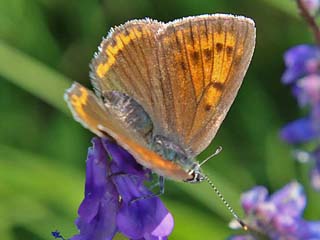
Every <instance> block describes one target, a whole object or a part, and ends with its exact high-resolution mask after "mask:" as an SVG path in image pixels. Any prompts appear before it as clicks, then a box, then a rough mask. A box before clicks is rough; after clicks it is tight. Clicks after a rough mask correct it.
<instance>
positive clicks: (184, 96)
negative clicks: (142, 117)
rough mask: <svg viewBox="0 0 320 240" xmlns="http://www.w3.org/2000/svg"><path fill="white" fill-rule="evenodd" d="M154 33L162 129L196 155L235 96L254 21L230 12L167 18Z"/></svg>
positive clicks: (252, 40) (252, 39)
mask: <svg viewBox="0 0 320 240" xmlns="http://www.w3.org/2000/svg"><path fill="white" fill-rule="evenodd" d="M157 38H158V40H159V49H158V54H159V63H160V70H161V79H162V81H161V83H162V87H163V88H164V89H165V92H166V96H167V98H166V100H165V106H166V108H167V109H166V111H167V112H168V113H169V115H168V118H167V119H166V121H167V122H168V123H169V124H168V126H169V128H168V129H166V131H167V134H169V135H172V136H173V137H172V138H174V136H178V139H177V140H176V141H177V142H179V143H180V144H181V145H182V146H184V147H185V148H190V149H191V150H192V152H193V154H194V155H197V154H198V153H200V152H201V151H202V150H204V148H206V147H207V146H208V145H209V143H210V142H211V140H212V139H213V137H214V136H215V134H216V132H217V130H218V129H219V126H220V125H221V122H222V121H223V119H224V118H225V116H226V113H227V112H228V110H229V108H230V106H231V104H232V102H233V101H234V98H235V97H236V94H237V92H238V89H239V87H240V85H241V83H242V80H243V77H244V74H245V72H246V70H247V68H248V65H249V62H250V60H251V57H252V54H253V49H254V44H255V27H254V23H253V21H252V20H248V19H247V18H244V17H235V16H232V15H221V14H217V15H205V16H198V17H188V18H185V19H182V20H177V21H174V22H171V23H168V24H167V25H166V28H165V29H162V30H161V31H159V34H158V36H157Z"/></svg>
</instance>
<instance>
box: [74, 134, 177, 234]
mask: <svg viewBox="0 0 320 240" xmlns="http://www.w3.org/2000/svg"><path fill="white" fill-rule="evenodd" d="M92 142H93V147H92V148H90V149H89V153H88V158H87V170H86V186H85V198H84V200H83V202H82V203H81V205H80V207H79V211H78V213H79V218H78V219H77V220H76V225H77V227H78V228H79V230H80V233H79V234H78V235H76V236H74V237H72V238H71V239H72V240H109V239H110V240H111V239H113V237H114V236H115V234H116V233H117V232H120V233H122V234H123V235H125V236H127V237H128V238H130V239H132V240H135V239H136V240H138V239H139V240H164V239H167V236H168V235H169V234H170V233H171V231H172V229H173V225H174V223H173V217H172V215H171V214H170V213H169V212H168V210H167V209H166V207H165V206H164V205H163V203H162V202H161V200H160V199H159V198H158V197H149V198H146V199H141V198H143V197H146V196H149V195H150V194H152V192H150V191H149V190H148V189H147V188H146V187H145V186H144V184H143V183H144V181H146V180H148V179H150V171H149V170H146V169H143V167H142V166H141V165H139V164H138V163H137V162H136V161H135V160H134V158H133V157H132V156H131V155H130V154H129V153H127V152H126V151H125V150H123V149H122V148H121V147H119V146H118V145H117V144H116V143H114V142H112V141H110V140H107V139H102V140H101V139H98V138H94V139H93V140H92ZM109 157H111V159H112V160H111V161H110V159H109ZM138 198H140V200H136V201H133V200H135V199H138Z"/></svg>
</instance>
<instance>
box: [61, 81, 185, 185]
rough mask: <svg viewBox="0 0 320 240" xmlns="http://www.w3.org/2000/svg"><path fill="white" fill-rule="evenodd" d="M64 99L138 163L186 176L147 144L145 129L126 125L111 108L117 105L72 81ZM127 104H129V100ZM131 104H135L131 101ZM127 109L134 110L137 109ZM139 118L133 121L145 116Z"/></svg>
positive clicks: (170, 174)
mask: <svg viewBox="0 0 320 240" xmlns="http://www.w3.org/2000/svg"><path fill="white" fill-rule="evenodd" d="M65 99H66V101H67V102H68V105H69V108H70V109H71V111H72V113H73V116H74V118H75V119H76V120H77V121H79V122H80V123H81V124H82V125H83V126H84V127H86V128H88V129H89V130H91V131H92V132H94V133H95V134H96V135H98V136H100V137H111V138H113V139H114V140H116V141H117V142H118V143H119V144H120V145H121V146H122V147H123V148H124V149H126V150H127V151H128V152H129V153H130V154H132V155H133V157H134V158H135V159H136V160H137V161H138V162H139V163H140V164H141V165H143V166H145V167H147V168H150V169H152V170H154V172H156V173H158V174H159V175H161V176H165V177H168V178H171V179H175V180H184V179H187V178H188V177H189V175H188V174H187V172H186V171H185V170H184V169H183V168H181V167H180V166H179V165H177V164H174V163H173V162H170V161H168V160H166V159H164V158H163V157H161V156H160V155H158V154H157V153H155V152H154V151H152V150H151V149H150V148H149V147H148V144H147V142H146V140H145V139H146V138H144V137H143V134H145V131H141V132H137V131H135V130H134V129H132V128H129V127H126V124H128V122H126V121H125V120H123V118H121V117H120V116H119V115H117V114H116V113H115V112H114V109H112V108H113V107H117V106H116V105H115V106H111V105H109V106H105V105H104V104H103V103H102V101H101V100H100V99H98V98H97V97H96V96H95V94H94V93H93V92H92V91H90V90H88V89H87V88H85V87H83V86H82V85H80V84H78V83H74V84H73V85H72V87H71V88H70V89H68V90H67V92H66V94H65ZM125 99H126V98H125ZM126 101H128V99H126ZM128 103H130V100H129V102H128ZM132 106H135V105H134V104H133V105H132ZM128 110H131V112H134V111H135V110H136V109H135V108H133V109H128ZM116 111H117V110H116ZM138 111H139V109H138ZM122 117H123V116H122ZM140 120H141V119H140V118H138V119H137V122H135V124H137V123H138V122H144V121H145V120H144V119H142V120H143V121H140ZM139 125H140V126H143V127H142V128H141V129H146V128H145V125H144V124H139Z"/></svg>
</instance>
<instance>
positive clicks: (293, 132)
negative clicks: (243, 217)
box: [280, 118, 318, 144]
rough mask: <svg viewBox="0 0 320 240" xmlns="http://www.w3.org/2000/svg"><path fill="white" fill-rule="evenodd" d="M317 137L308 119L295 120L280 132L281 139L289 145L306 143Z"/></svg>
mask: <svg viewBox="0 0 320 240" xmlns="http://www.w3.org/2000/svg"><path fill="white" fill-rule="evenodd" d="M317 135H318V134H317V132H316V131H315V129H314V128H313V124H312V121H311V120H310V118H301V119H298V120H295V121H293V122H291V123H289V124H287V125H286V126H285V127H283V128H282V129H281V131H280V136H281V138H282V139H283V140H284V141H286V142H288V143H290V144H297V143H303V142H307V141H310V140H312V139H314V138H316V137H317Z"/></svg>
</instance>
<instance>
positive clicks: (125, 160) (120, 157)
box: [102, 138, 148, 175]
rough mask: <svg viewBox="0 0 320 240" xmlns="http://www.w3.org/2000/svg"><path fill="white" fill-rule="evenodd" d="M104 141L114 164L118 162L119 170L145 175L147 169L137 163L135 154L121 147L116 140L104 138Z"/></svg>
mask: <svg viewBox="0 0 320 240" xmlns="http://www.w3.org/2000/svg"><path fill="white" fill-rule="evenodd" d="M102 143H103V146H104V148H105V149H106V151H107V152H109V153H110V155H111V156H112V161H113V164H116V165H117V167H118V171H119V172H123V173H127V174H135V175H144V174H145V173H146V172H148V171H146V170H144V169H143V167H142V166H141V165H140V164H138V163H137V161H136V160H135V159H134V158H133V156H132V155H131V154H130V153H128V152H127V151H126V150H124V149H123V148H122V147H120V146H119V145H118V144H117V143H116V142H114V141H111V140H109V139H107V138H105V139H102Z"/></svg>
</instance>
